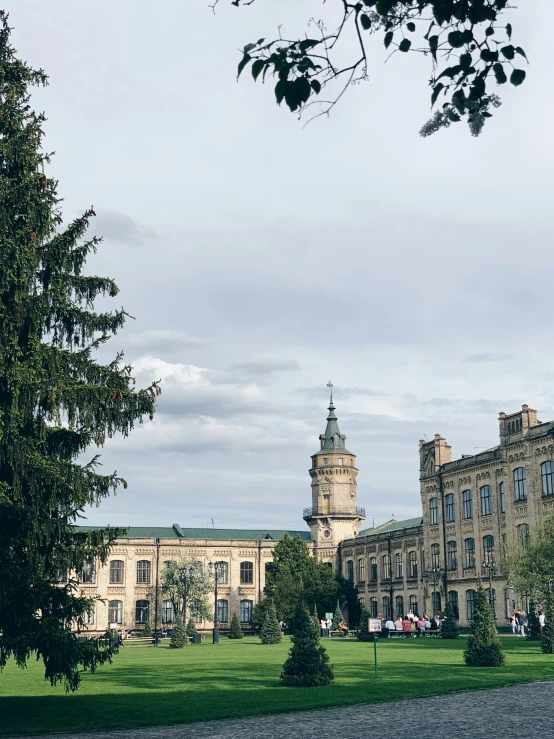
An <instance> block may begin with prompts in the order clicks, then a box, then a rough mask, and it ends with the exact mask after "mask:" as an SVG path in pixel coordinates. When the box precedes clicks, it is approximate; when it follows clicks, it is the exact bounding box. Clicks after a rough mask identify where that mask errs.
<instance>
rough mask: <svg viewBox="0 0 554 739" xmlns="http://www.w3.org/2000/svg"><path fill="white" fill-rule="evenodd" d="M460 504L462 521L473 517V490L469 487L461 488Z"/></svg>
mask: <svg viewBox="0 0 554 739" xmlns="http://www.w3.org/2000/svg"><path fill="white" fill-rule="evenodd" d="M462 505H463V509H464V521H467V520H469V519H470V518H473V491H472V490H471V489H470V488H468V489H467V490H462Z"/></svg>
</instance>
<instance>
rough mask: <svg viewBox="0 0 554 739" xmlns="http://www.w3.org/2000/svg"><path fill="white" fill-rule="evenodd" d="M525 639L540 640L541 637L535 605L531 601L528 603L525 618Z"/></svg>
mask: <svg viewBox="0 0 554 739" xmlns="http://www.w3.org/2000/svg"><path fill="white" fill-rule="evenodd" d="M525 638H526V639H529V641H540V638H541V624H540V621H539V617H538V614H537V606H536V604H535V603H534V602H533V601H531V602H530V603H529V617H528V619H527V634H526V635H525Z"/></svg>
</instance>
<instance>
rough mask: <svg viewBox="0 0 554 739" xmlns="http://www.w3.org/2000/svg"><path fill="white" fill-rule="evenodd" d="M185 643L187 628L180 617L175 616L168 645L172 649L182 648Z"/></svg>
mask: <svg viewBox="0 0 554 739" xmlns="http://www.w3.org/2000/svg"><path fill="white" fill-rule="evenodd" d="M186 643H187V630H186V629H185V626H184V624H183V622H182V621H181V619H180V618H177V620H176V621H175V625H174V626H173V629H172V630H171V640H170V642H169V646H170V647H171V648H172V649H182V648H183V647H184V646H185V645H186Z"/></svg>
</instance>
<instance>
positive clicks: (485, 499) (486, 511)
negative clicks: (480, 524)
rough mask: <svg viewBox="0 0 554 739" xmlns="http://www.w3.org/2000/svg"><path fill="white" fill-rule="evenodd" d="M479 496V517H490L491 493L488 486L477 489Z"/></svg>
mask: <svg viewBox="0 0 554 739" xmlns="http://www.w3.org/2000/svg"><path fill="white" fill-rule="evenodd" d="M479 493H480V494H481V515H482V516H490V515H491V513H492V492H491V486H490V485H483V487H482V488H479Z"/></svg>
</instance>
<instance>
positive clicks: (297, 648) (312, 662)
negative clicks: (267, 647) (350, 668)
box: [281, 606, 335, 688]
mask: <svg viewBox="0 0 554 739" xmlns="http://www.w3.org/2000/svg"><path fill="white" fill-rule="evenodd" d="M295 620H296V623H297V624H298V626H297V630H296V632H295V633H294V635H293V636H292V647H291V648H290V651H289V656H288V659H287V661H286V662H285V664H284V665H283V670H282V672H281V681H282V682H283V684H284V685H287V686H289V687H307V688H309V687H317V686H319V685H330V684H331V683H332V682H333V680H334V677H335V676H334V672H333V666H332V665H330V664H329V655H328V654H327V651H326V650H325V647H322V646H321V644H320V643H319V634H318V633H317V631H316V629H315V628H314V625H313V623H312V620H311V618H310V614H309V613H308V610H307V609H306V608H305V607H304V606H299V608H298V613H297V614H296V618H295Z"/></svg>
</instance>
